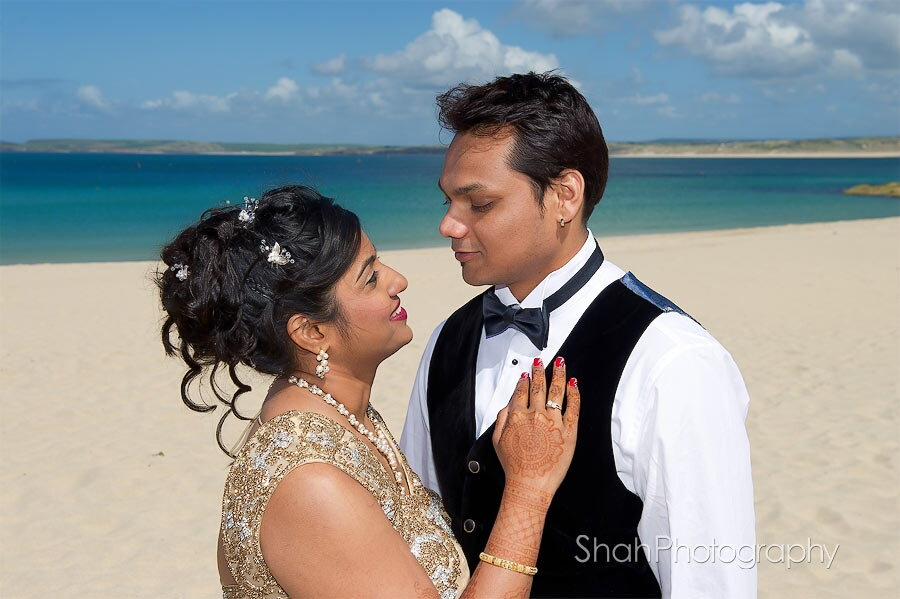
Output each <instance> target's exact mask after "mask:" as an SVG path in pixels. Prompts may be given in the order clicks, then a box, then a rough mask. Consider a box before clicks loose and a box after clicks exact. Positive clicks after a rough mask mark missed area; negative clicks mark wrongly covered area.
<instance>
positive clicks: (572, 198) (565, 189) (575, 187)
mask: <svg viewBox="0 0 900 599" xmlns="http://www.w3.org/2000/svg"><path fill="white" fill-rule="evenodd" d="M551 186H552V188H553V190H554V192H555V197H554V198H553V199H554V201H555V204H556V205H555V206H548V211H550V210H555V214H554V213H553V212H550V216H552V217H553V218H554V219H555V220H559V219H560V218H562V219H563V220H564V221H565V222H566V223H570V222H572V221H576V220H577V223H580V222H581V213H582V210H583V208H584V177H583V176H582V174H581V172H580V171H577V170H575V169H571V168H567V169H565V170H564V171H563V172H562V173H560V175H559V176H558V177H556V178H555V179H554V180H553V183H552V185H551Z"/></svg>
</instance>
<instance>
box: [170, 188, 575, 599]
mask: <svg viewBox="0 0 900 599" xmlns="http://www.w3.org/2000/svg"><path fill="white" fill-rule="evenodd" d="M162 260H163V262H164V263H165V265H166V267H167V268H166V270H165V271H163V272H162V273H161V274H160V275H159V281H158V282H159V286H160V291H161V299H162V305H163V308H164V310H165V311H166V313H167V318H166V320H165V323H164V324H163V327H162V339H163V344H164V346H165V349H166V352H167V353H169V354H170V355H172V354H177V355H179V356H180V357H181V358H182V359H183V360H184V362H185V363H186V364H187V366H188V371H187V373H186V374H185V376H184V379H183V381H182V387H181V391H182V399H183V400H184V402H185V403H186V404H187V405H188V406H189V407H191V408H192V409H194V410H197V411H208V410H212V409H214V407H213V406H209V405H206V404H203V403H197V402H195V401H194V400H193V399H191V397H190V396H189V389H190V388H191V383H192V381H194V379H195V378H197V377H198V376H200V375H201V374H202V373H203V372H204V371H208V372H209V381H210V385H211V388H212V389H213V390H214V392H215V394H216V396H217V397H218V399H219V400H220V401H222V402H223V403H225V404H227V405H228V406H229V410H228V412H226V416H227V415H228V413H229V412H231V411H233V410H234V407H235V406H234V401H235V399H236V398H237V396H238V395H240V394H241V393H243V392H245V391H247V390H249V387H248V386H247V385H245V384H243V383H242V382H241V381H240V380H239V378H238V374H237V372H236V367H237V366H238V365H239V364H243V365H246V366H249V367H251V368H253V369H255V370H257V371H259V372H261V373H264V374H269V375H275V376H276V377H277V378H276V379H275V381H274V383H273V384H272V386H271V387H270V389H269V392H268V394H267V396H266V398H265V401H264V403H263V406H262V410H261V413H260V414H259V415H258V417H257V418H256V422H255V423H254V425H253V426H252V427H251V430H250V432H249V438H248V440H247V442H246V443H245V444H244V445H243V447H242V448H240V450H239V451H238V452H237V454H236V455H233V457H235V461H234V463H233V464H232V466H231V469H230V470H229V474H228V477H227V481H226V485H225V494H224V499H223V510H222V527H221V531H220V538H219V571H220V577H221V580H222V586H223V591H224V594H225V597H226V598H229V597H304V596H307V597H329V596H340V597H348V596H365V597H378V596H384V597H401V596H415V597H441V598H449V597H455V596H460V595H461V596H464V597H494V596H500V595H503V596H522V597H525V596H528V593H529V590H530V588H531V576H532V575H533V574H534V572H535V568H534V567H533V564H534V563H535V562H536V560H537V551H538V547H539V544H540V537H541V532H542V529H543V522H544V517H545V515H546V511H547V508H548V507H549V504H550V500H551V499H552V496H553V493H554V492H555V490H556V488H557V487H558V486H559V484H560V483H561V482H562V479H563V477H564V475H565V473H566V471H567V469H568V465H569V463H570V462H571V458H572V453H573V452H574V448H575V436H576V428H577V416H578V409H579V395H578V389H577V386H576V385H575V381H574V379H573V380H571V381H569V382H568V384H567V383H566V381H565V367H564V365H563V366H562V367H561V368H557V369H556V370H555V371H554V374H553V377H552V378H553V380H552V381H551V384H550V391H549V396H548V397H546V398H545V396H546V394H547V391H546V382H545V380H544V369H543V365H540V364H535V366H534V368H533V372H532V373H531V375H530V376H529V375H528V374H527V373H523V375H522V377H523V378H522V380H521V381H520V383H519V385H518V386H517V388H516V391H515V393H514V394H513V397H512V398H511V400H510V403H509V405H508V406H507V407H506V408H505V409H504V410H503V411H502V412H501V413H500V414H499V415H498V421H497V427H496V432H495V433H494V438H493V441H494V445H495V447H496V449H497V454H498V456H499V458H500V461H501V463H502V465H503V468H504V471H505V472H506V477H507V478H506V487H505V491H504V499H503V504H502V505H501V508H500V513H499V516H498V518H497V523H496V525H495V527H494V529H493V531H492V534H491V537H490V540H489V542H488V544H487V547H486V548H485V552H484V554H482V562H483V563H480V564H479V566H478V567H477V568H476V569H475V571H474V573H473V574H472V576H471V579H469V572H468V568H467V566H466V561H465V557H464V556H463V554H462V551H461V550H460V548H459V546H458V545H457V543H456V541H455V539H454V538H453V535H452V533H451V531H450V527H449V523H448V518H447V516H446V513H445V512H444V510H443V507H442V506H441V504H440V500H439V499H438V498H437V496H436V495H435V494H434V493H432V492H431V491H429V490H427V489H425V488H424V487H423V486H422V484H421V482H420V481H419V478H418V477H417V476H416V474H415V473H413V472H412V471H411V470H410V469H409V467H408V465H407V463H406V459H405V458H404V457H403V455H402V453H401V452H400V450H399V448H398V447H397V444H396V442H395V440H394V438H393V437H392V436H391V434H390V432H389V431H388V430H387V428H386V427H385V425H384V422H383V421H382V419H381V417H380V416H379V415H378V413H377V412H376V411H375V410H374V408H372V407H371V405H370V404H369V396H370V393H371V386H372V382H373V380H374V378H375V371H376V369H377V368H378V366H379V364H381V362H382V361H383V360H384V359H385V358H387V357H388V356H390V355H392V354H393V353H394V352H396V351H397V350H398V349H399V348H400V347H402V346H403V345H405V344H407V343H409V341H410V340H411V339H412V332H411V331H410V329H409V327H408V326H407V324H406V311H405V310H404V309H403V308H402V306H401V304H400V299H399V297H398V296H399V294H400V292H402V291H403V290H404V289H405V288H406V285H407V282H406V279H404V278H403V276H402V275H400V274H399V273H397V272H395V271H393V270H391V269H390V268H388V267H387V266H385V265H384V264H382V263H381V261H380V260H379V259H378V256H377V255H376V254H375V249H374V247H373V246H372V243H371V242H370V241H369V239H368V238H367V237H366V235H365V233H363V232H362V230H361V228H360V224H359V220H358V218H357V217H356V215H354V214H353V213H352V212H349V211H347V210H345V209H343V208H341V207H339V206H338V205H336V204H334V203H333V202H332V200H330V199H328V198H325V197H322V196H320V195H319V194H318V193H317V192H315V191H314V190H312V189H310V188H307V187H300V186H294V187H284V188H280V189H275V190H272V191H269V192H267V193H266V194H264V195H263V197H262V198H261V200H260V201H258V202H257V201H256V200H245V206H244V207H243V209H240V208H236V207H231V208H219V209H213V210H209V211H207V212H206V213H204V215H203V216H202V217H201V219H200V221H199V222H198V223H196V224H194V225H192V226H191V227H189V228H187V229H186V230H185V231H183V232H182V233H181V234H179V235H178V236H177V237H176V238H175V240H174V241H172V242H171V243H170V244H169V245H167V246H166V247H165V248H164V249H163V251H162ZM173 337H174V341H173ZM223 367H227V369H228V371H229V374H230V376H231V379H232V381H234V383H235V384H236V385H237V386H238V391H237V392H236V393H235V394H234V397H232V398H231V399H228V398H226V397H225V396H224V394H223V393H222V392H221V391H220V390H219V388H218V387H217V386H216V383H215V376H216V372H217V370H219V369H220V368H223ZM564 395H567V397H568V399H567V401H568V406H567V408H566V412H565V414H563V412H562V407H561V404H562V403H563V398H564ZM235 413H237V412H235ZM223 419H224V417H223ZM221 428H222V423H221V422H220V425H219V430H218V433H217V437H218V441H219V445H220V447H222V448H223V449H224V447H225V446H224V444H223V443H222V440H221ZM229 455H232V454H231V453H229ZM467 582H468V585H467Z"/></svg>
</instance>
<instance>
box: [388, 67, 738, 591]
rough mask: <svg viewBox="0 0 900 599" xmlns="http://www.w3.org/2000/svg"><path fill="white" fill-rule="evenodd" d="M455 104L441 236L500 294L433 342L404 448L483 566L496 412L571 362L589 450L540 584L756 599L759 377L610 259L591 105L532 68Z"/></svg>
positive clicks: (554, 529)
mask: <svg viewBox="0 0 900 599" xmlns="http://www.w3.org/2000/svg"><path fill="white" fill-rule="evenodd" d="M438 105H439V107H440V120H441V124H442V126H443V127H445V128H446V129H449V130H451V131H453V132H454V133H455V136H454V138H453V140H452V142H451V144H450V146H449V148H448V150H447V154H446V158H445V160H444V169H443V172H442V174H441V178H440V182H439V184H440V187H441V189H442V190H443V192H444V194H445V196H446V199H447V202H446V204H447V213H446V215H445V216H444V218H443V220H442V221H441V224H440V231H441V234H442V235H443V236H445V237H448V238H450V240H451V248H452V249H453V251H454V252H455V256H456V259H457V260H459V262H460V264H461V267H462V276H463V279H464V280H465V281H466V282H467V283H469V284H471V285H493V286H494V287H493V290H489V291H487V292H485V293H484V294H482V295H479V296H477V297H476V298H474V299H473V300H472V301H470V302H469V303H468V304H466V305H465V306H463V307H462V308H460V309H459V310H457V311H456V312H455V313H454V314H453V315H451V316H450V318H448V319H447V320H446V321H445V322H444V323H442V324H441V325H440V326H438V327H437V329H436V330H435V331H434V333H433V334H432V336H431V339H430V340H429V342H428V345H427V347H426V349H425V354H424V356H423V358H422V362H421V365H420V367H419V371H418V374H417V377H416V382H415V387H414V389H413V392H412V397H411V399H410V405H409V410H408V412H407V417H406V423H405V426H404V429H403V440H402V447H403V450H404V451H405V452H406V455H407V457H408V458H409V462H410V464H411V465H412V467H413V469H414V470H416V471H417V472H418V473H419V474H420V475H421V476H422V480H423V481H424V483H425V485H426V486H428V487H430V488H432V489H434V490H435V491H438V492H439V493H440V494H441V496H442V497H443V499H444V503H445V505H446V507H447V510H448V512H449V513H450V515H451V517H452V520H453V527H454V533H455V534H456V536H457V538H458V539H459V541H460V543H461V544H462V546H463V548H464V550H465V552H466V556H467V559H468V561H469V566H470V568H472V569H474V568H475V566H476V565H477V564H478V556H479V552H481V551H482V550H483V548H484V546H485V543H486V541H487V538H488V535H489V533H490V530H491V526H492V524H493V520H494V518H495V516H496V513H497V507H498V505H499V502H500V497H501V494H502V492H503V482H504V476H503V471H502V469H501V467H500V465H499V462H498V461H497V457H496V455H495V454H494V450H493V448H492V446H491V432H492V427H493V424H494V420H495V418H496V414H497V412H498V411H499V410H501V409H502V408H503V407H504V406H505V405H506V403H507V401H508V399H509V397H510V395H511V393H512V390H513V388H514V386H515V383H516V381H518V379H519V377H520V374H521V373H522V372H523V371H528V369H529V368H530V367H531V365H532V363H533V362H534V361H535V360H541V361H542V363H543V364H546V365H548V367H549V368H552V363H553V362H554V361H555V360H556V358H557V357H562V358H564V362H565V365H566V369H567V376H570V377H575V378H576V379H577V380H578V386H579V389H580V391H581V397H582V402H581V403H582V405H581V418H580V423H579V432H578V445H577V448H576V451H575V457H574V459H573V462H572V466H571V468H570V469H569V472H568V474H567V476H566V479H565V481H564V482H563V484H562V486H560V488H559V490H558V491H557V493H556V495H555V496H554V498H553V503H552V505H551V507H550V511H549V512H548V514H547V523H546V526H545V528H544V537H543V541H542V544H541V551H540V554H539V556H538V561H537V564H536V565H537V568H538V572H537V575H536V576H535V580H534V586H533V594H534V595H535V596H545V597H551V596H556V597H604V596H605V597H659V596H663V597H689V598H697V597H716V598H723V597H753V596H755V595H756V570H755V562H754V560H753V559H750V557H751V556H750V554H751V553H753V552H754V545H755V534H754V516H753V488H752V480H751V476H750V454H749V443H748V440H747V434H746V431H745V429H744V419H745V418H746V414H747V407H748V402H749V398H748V396H747V392H746V389H745V386H744V383H743V380H742V378H741V375H740V372H739V371H738V368H737V366H736V365H735V363H734V361H733V360H732V359H731V356H730V355H729V354H728V352H727V351H725V349H724V348H723V347H722V346H721V345H719V343H718V342H716V340H715V339H713V338H712V337H711V336H710V335H709V333H707V332H706V330H705V329H703V327H702V326H700V325H699V324H698V323H697V322H695V321H694V320H693V319H692V318H691V317H689V316H687V315H686V314H685V313H683V312H682V311H681V310H679V309H678V308H677V307H676V306H674V305H673V304H672V303H671V302H669V301H668V300H666V299H665V298H664V297H662V296H660V295H659V294H657V293H655V292H654V291H652V290H650V289H649V288H647V287H646V286H644V285H643V284H641V283H640V282H639V281H638V280H637V279H636V278H635V277H634V276H633V275H631V274H630V273H625V272H624V271H622V270H621V269H620V268H618V267H617V266H615V265H613V264H611V263H610V262H609V261H606V260H604V258H603V254H602V253H601V251H600V248H599V246H598V245H597V243H596V241H595V239H594V237H593V235H592V234H591V232H590V230H588V228H587V220H588V217H589V216H590V215H591V212H592V210H593V208H594V206H595V205H596V204H597V202H599V201H600V198H601V197H602V195H603V191H604V188H605V186H606V179H607V171H608V166H609V157H608V152H607V148H606V142H605V140H604V138H603V133H602V131H601V129H600V125H599V123H598V122H597V118H596V116H595V115H594V113H593V111H592V110H591V108H590V107H589V106H588V104H587V101H586V100H585V99H584V97H583V96H582V95H581V94H580V93H579V92H578V91H577V90H576V89H575V88H574V87H572V86H571V85H570V84H569V83H568V82H567V81H566V80H565V79H564V78H562V77H560V76H556V75H552V74H543V75H537V74H534V73H530V74H527V75H513V76H510V77H500V78H498V79H496V80H495V81H493V82H491V83H488V84H486V85H482V86H469V85H460V86H458V87H456V88H454V89H452V90H450V91H448V92H447V93H445V94H443V95H441V96H440V97H439V98H438ZM519 308H522V309H523V310H522V311H519ZM506 327H508V328H506ZM548 372H549V370H548ZM499 557H503V556H499ZM529 565H530V564H529Z"/></svg>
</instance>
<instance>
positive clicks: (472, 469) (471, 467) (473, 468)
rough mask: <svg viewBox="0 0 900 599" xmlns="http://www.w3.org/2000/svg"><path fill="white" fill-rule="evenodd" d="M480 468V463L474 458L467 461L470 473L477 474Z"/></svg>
mask: <svg viewBox="0 0 900 599" xmlns="http://www.w3.org/2000/svg"><path fill="white" fill-rule="evenodd" d="M479 470H481V464H479V463H478V462H476V461H475V460H470V461H469V472H471V473H472V474H478V471H479Z"/></svg>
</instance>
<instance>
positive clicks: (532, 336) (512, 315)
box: [481, 245, 603, 350]
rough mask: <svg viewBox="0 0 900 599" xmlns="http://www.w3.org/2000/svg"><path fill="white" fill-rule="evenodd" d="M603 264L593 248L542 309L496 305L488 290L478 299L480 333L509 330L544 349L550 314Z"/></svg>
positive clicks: (494, 298)
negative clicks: (480, 301) (516, 332)
mask: <svg viewBox="0 0 900 599" xmlns="http://www.w3.org/2000/svg"><path fill="white" fill-rule="evenodd" d="M601 264H603V252H601V251H600V246H599V245H598V246H596V248H595V249H594V253H592V254H591V257H590V258H588V260H587V262H585V264H584V266H582V267H581V268H580V269H579V270H578V272H576V273H575V276H573V277H572V278H571V279H569V280H568V281H566V284H565V285H563V286H562V287H560V288H559V290H558V291H557V292H556V293H554V294H553V295H551V296H550V297H548V298H547V299H545V300H544V306H543V308H522V307H521V306H519V305H518V304H513V305H512V306H507V305H506V304H504V303H503V302H501V301H500V298H499V297H497V294H496V293H494V289H493V288H491V289H490V290H488V291H487V292H486V293H485V294H484V295H483V296H482V304H481V308H482V312H483V314H484V333H485V336H486V337H489V338H490V337H493V336H495V335H499V334H500V333H502V332H503V331H505V330H506V329H508V328H509V327H515V328H517V329H519V330H520V331H521V332H522V333H523V334H524V335H525V336H526V337H528V339H529V340H531V342H532V343H533V344H534V346H535V347H536V348H538V349H539V350H542V349H544V348H545V347H547V337H548V336H549V334H550V312H552V311H553V310H555V309H557V308H559V307H560V306H562V305H563V304H564V303H566V302H567V301H569V299H570V298H571V297H572V296H573V295H575V293H576V292H577V291H578V290H579V289H581V288H582V287H584V284H585V283H587V282H588V281H589V280H590V279H591V277H592V276H594V273H595V272H597V269H598V268H600V265H601Z"/></svg>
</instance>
